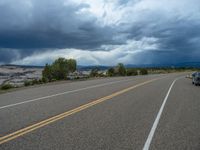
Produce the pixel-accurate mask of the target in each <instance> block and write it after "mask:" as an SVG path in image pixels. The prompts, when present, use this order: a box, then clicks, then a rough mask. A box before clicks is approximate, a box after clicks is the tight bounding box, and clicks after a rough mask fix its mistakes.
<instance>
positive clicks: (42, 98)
mask: <svg viewBox="0 0 200 150" xmlns="http://www.w3.org/2000/svg"><path fill="white" fill-rule="evenodd" d="M134 79H135V78H134ZM131 80H133V78H132V79H127V80H120V81H113V82H108V83H103V84H98V85H93V86H88V87H85V88H80V89H76V90H71V91H67V92H62V93H57V94H53V95H48V96H44V97H39V98H35V99H30V100H25V101H23V102H19V103H14V104H9V105H5V106H1V107H0V110H1V109H5V108H9V107H13V106H17V105H22V104H26V103H31V102H35V101H40V100H44V99H47V98H52V97H56V96H60V95H65V94H69V93H75V92H79V91H83V90H88V89H92V88H96V87H102V86H106V85H111V84H115V83H120V82H126V81H131Z"/></svg>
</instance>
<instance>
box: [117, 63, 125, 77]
mask: <svg viewBox="0 0 200 150" xmlns="http://www.w3.org/2000/svg"><path fill="white" fill-rule="evenodd" d="M117 73H118V75H120V76H125V75H126V68H125V66H124V64H122V63H119V64H118V65H117Z"/></svg>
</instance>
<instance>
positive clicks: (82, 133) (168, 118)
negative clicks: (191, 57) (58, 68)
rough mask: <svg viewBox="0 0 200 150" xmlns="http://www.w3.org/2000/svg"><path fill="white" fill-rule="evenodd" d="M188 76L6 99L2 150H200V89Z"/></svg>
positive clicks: (74, 86) (94, 83)
mask: <svg viewBox="0 0 200 150" xmlns="http://www.w3.org/2000/svg"><path fill="white" fill-rule="evenodd" d="M186 74H187V73H174V74H166V75H148V76H137V77H116V78H105V79H96V80H88V81H80V82H71V83H62V84H56V85H45V86H41V87H33V88H28V89H23V90H19V91H15V92H10V93H5V94H1V95H0V150H142V149H144V150H148V149H151V150H193V149H194V150H199V149H200V117H199V114H200V92H199V90H200V87H196V86H194V85H192V84H191V80H190V79H187V78H185V76H186Z"/></svg>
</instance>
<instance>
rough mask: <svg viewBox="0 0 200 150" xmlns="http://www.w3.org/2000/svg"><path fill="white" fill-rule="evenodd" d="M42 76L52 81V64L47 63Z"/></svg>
mask: <svg viewBox="0 0 200 150" xmlns="http://www.w3.org/2000/svg"><path fill="white" fill-rule="evenodd" d="M42 78H43V80H44V81H46V80H47V81H51V80H52V69H51V66H50V65H48V64H46V65H45V67H44V69H43V71H42Z"/></svg>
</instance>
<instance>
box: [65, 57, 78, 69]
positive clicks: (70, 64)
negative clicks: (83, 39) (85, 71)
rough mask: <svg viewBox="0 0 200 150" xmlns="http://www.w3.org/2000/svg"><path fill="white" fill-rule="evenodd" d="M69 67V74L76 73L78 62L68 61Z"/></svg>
mask: <svg viewBox="0 0 200 150" xmlns="http://www.w3.org/2000/svg"><path fill="white" fill-rule="evenodd" d="M67 65H68V69H69V72H74V71H76V65H77V64H76V60H75V59H68V60H67Z"/></svg>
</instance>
